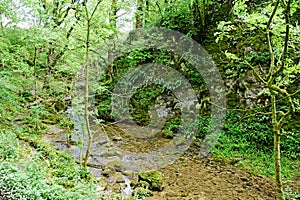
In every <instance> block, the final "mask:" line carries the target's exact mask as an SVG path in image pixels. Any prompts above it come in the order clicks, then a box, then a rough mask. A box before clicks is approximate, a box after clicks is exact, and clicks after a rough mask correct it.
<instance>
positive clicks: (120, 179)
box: [116, 178, 125, 183]
mask: <svg viewBox="0 0 300 200" xmlns="http://www.w3.org/2000/svg"><path fill="white" fill-rule="evenodd" d="M116 183H125V180H124V179H123V178H117V180H116Z"/></svg>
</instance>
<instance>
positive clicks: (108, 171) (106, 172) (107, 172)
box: [102, 168, 116, 177]
mask: <svg viewBox="0 0 300 200" xmlns="http://www.w3.org/2000/svg"><path fill="white" fill-rule="evenodd" d="M115 172H116V171H115V169H113V168H105V169H104V170H103V172H102V175H103V176H105V177H110V176H112V175H113V174H115Z"/></svg>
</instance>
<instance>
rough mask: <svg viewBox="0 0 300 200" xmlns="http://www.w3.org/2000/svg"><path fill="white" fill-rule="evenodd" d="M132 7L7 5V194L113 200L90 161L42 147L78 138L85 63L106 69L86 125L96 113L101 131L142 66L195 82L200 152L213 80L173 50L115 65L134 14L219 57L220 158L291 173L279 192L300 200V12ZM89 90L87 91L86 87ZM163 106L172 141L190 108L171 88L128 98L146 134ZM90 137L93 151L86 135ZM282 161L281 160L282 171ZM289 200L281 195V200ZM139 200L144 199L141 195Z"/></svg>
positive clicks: (190, 4) (163, 4)
mask: <svg viewBox="0 0 300 200" xmlns="http://www.w3.org/2000/svg"><path fill="white" fill-rule="evenodd" d="M130 5H132V2H131V1H122V2H117V1H114V0H112V1H109V0H102V1H98V0H90V1H84V2H83V3H81V1H67V0H64V1H56V0H53V1H48V0H47V1H39V0H37V1H33V2H32V1H27V0H19V1H12V0H4V1H2V2H1V3H0V15H1V16H0V23H1V30H0V82H1V83H2V86H1V87H0V122H1V123H0V195H4V196H6V197H8V198H11V199H21V198H22V199H96V198H103V199H107V198H109V197H106V196H103V195H102V194H101V192H100V193H99V191H97V184H98V182H99V180H97V179H96V178H95V177H94V176H93V175H92V174H91V173H90V172H89V171H88V169H87V168H86V167H87V160H88V156H89V153H87V154H86V155H85V156H86V157H85V158H86V159H85V162H84V163H82V160H80V161H78V160H75V159H74V158H73V157H72V155H70V154H68V153H66V152H61V151H58V150H57V149H56V148H55V147H54V146H52V145H50V144H48V143H46V142H44V141H42V137H43V135H45V134H47V133H48V132H49V127H50V125H57V126H58V127H60V128H62V129H64V130H65V133H66V134H70V133H71V132H72V131H73V129H74V122H73V121H72V118H71V117H70V115H68V114H67V113H68V112H67V110H68V108H69V107H70V106H71V105H72V104H74V103H76V102H75V100H74V99H75V97H74V94H73V92H74V90H73V89H74V83H75V82H76V81H78V79H79V80H80V78H82V77H79V76H80V75H78V74H77V73H78V72H79V71H80V68H81V66H85V70H87V69H88V68H89V67H90V68H91V73H95V72H94V71H92V70H93V66H97V67H96V69H101V70H102V71H103V73H102V72H101V73H100V72H97V73H99V74H101V76H99V77H97V78H98V80H97V83H98V84H97V85H96V86H95V85H92V86H90V87H86V90H85V96H84V97H85V103H87V104H86V109H85V114H86V117H87V118H86V122H88V121H89V120H88V119H89V118H88V117H89V116H88V115H95V116H96V117H97V118H98V121H100V122H101V123H104V124H105V123H107V122H112V121H113V120H114V116H113V113H112V110H111V97H112V93H113V91H114V86H115V85H116V84H117V83H118V81H119V80H120V79H121V78H122V76H123V75H124V74H126V73H127V72H128V71H129V70H130V69H134V68H135V67H137V66H139V65H142V64H147V63H160V64H163V65H165V66H168V67H170V68H172V69H174V70H176V71H178V72H179V73H180V74H181V75H182V76H183V77H184V78H186V79H187V80H188V81H189V83H190V84H191V86H192V89H193V90H194V92H195V94H196V97H197V99H198V101H199V102H200V103H199V105H194V106H195V107H197V109H200V114H201V118H200V119H199V120H197V121H193V123H192V124H190V126H197V127H198V132H197V133H195V135H194V136H195V137H194V140H195V141H196V143H195V144H198V143H199V144H201V141H202V140H203V138H205V136H206V134H207V131H208V130H209V122H210V114H211V110H210V109H211V102H210V97H209V91H208V89H207V85H206V84H207V83H205V81H204V79H203V77H202V76H201V74H200V73H199V72H198V71H197V70H196V69H195V67H194V66H193V65H192V64H191V63H189V62H188V61H187V60H184V59H182V58H181V57H180V56H178V55H173V54H172V52H167V51H164V50H158V49H147V48H145V49H134V50H132V51H130V52H127V53H126V54H123V55H121V56H119V57H117V56H116V55H117V52H118V51H119V49H118V48H120V51H121V49H122V46H121V47H118V44H119V41H118V38H117V35H118V33H119V32H120V29H121V28H124V27H118V26H121V25H118V23H117V20H118V16H117V10H119V9H122V10H125V11H126V12H132V13H134V12H135V17H134V19H135V21H136V23H135V27H136V28H144V27H164V28H167V29H173V30H176V31H179V32H181V33H184V34H186V35H188V36H189V37H190V38H193V39H194V40H195V41H197V42H198V43H200V44H201V45H202V46H203V47H204V48H205V49H206V50H207V51H208V53H209V54H210V55H211V56H212V58H213V60H214V62H215V63H216V66H217V67H218V69H219V71H220V73H221V76H222V78H223V80H224V84H225V86H226V90H227V91H226V94H227V107H226V109H227V115H226V123H225V126H224V128H223V130H222V134H221V136H220V138H219V140H218V142H217V144H216V146H215V147H214V148H213V150H212V155H213V156H216V157H220V158H222V159H225V160H227V159H228V160H230V162H232V164H233V165H235V166H237V167H240V168H242V169H245V170H247V171H249V172H251V173H254V174H262V175H265V176H268V177H271V178H276V180H277V182H278V181H279V178H280V179H281V177H280V176H281V175H280V174H278V173H279V172H282V180H283V185H284V186H282V183H278V184H279V185H278V187H279V188H280V187H281V189H283V188H284V190H285V194H286V197H287V198H289V199H293V198H294V199H296V198H299V196H300V193H299V191H292V190H291V188H289V187H286V185H285V183H287V182H288V181H291V180H293V179H294V178H295V177H299V176H300V171H299V166H300V117H299V116H300V103H299V102H300V88H299V83H300V79H299V77H300V76H299V73H300V64H299V58H300V57H299V55H300V54H299V51H300V49H299V43H300V35H299V32H300V27H299V26H300V25H299V23H300V21H299V19H300V17H299V13H300V7H299V3H298V2H297V1H296V0H278V1H272V0H269V1H251V0H250V1H235V2H234V3H233V1H225V2H223V1H209V0H191V1H180V0H178V1H177V0H169V1H160V0H159V1H147V0H145V1H142V0H138V1H137V5H138V8H137V10H136V11H135V10H132V8H130ZM20 8H24V9H20ZM26 9H28V10H30V13H31V14H29V11H26ZM272 13H273V14H272ZM28 15H29V17H28ZM24 24H25V25H24ZM117 25H118V26H117ZM139 37H140V36H139V35H129V39H127V40H126V41H125V44H134V42H135V41H136V40H139ZM115 57H116V58H115ZM83 82H84V81H83ZM83 82H82V83H83ZM84 83H85V86H89V85H88V82H87V81H86V79H85V82H84ZM179 84H180V83H179ZM124 87H125V86H124ZM91 90H93V91H92V92H91ZM89 92H90V93H95V105H96V109H95V110H92V111H90V112H89V113H88V112H87V111H88V109H87V107H88V103H89V102H88V101H87V100H88V97H89V94H90V93H89ZM158 97H164V99H163V100H162V99H160V101H163V102H165V103H166V102H167V108H169V109H170V111H171V112H172V113H174V114H173V115H172V116H168V118H167V119H166V122H165V125H164V126H163V128H162V130H161V136H162V137H163V138H164V139H170V140H171V139H172V138H173V137H174V136H175V135H176V134H177V131H178V130H179V129H180V127H181V124H180V123H181V122H180V120H181V118H180V115H181V111H180V109H179V108H178V107H177V103H178V102H177V101H176V98H175V97H174V94H172V91H171V89H170V87H169V88H168V87H165V86H164V85H163V82H162V84H160V85H159V84H153V83H151V82H150V81H149V84H146V85H145V86H143V87H141V88H139V90H138V91H137V92H136V93H135V94H134V95H133V96H132V97H131V99H130V103H129V105H130V109H129V110H130V114H131V115H132V119H133V121H135V122H136V123H137V124H138V125H142V126H146V125H148V124H149V123H150V114H149V113H150V111H151V108H152V107H153V106H154V105H155V104H156V103H157V101H158V99H159V98H158ZM79 101H82V102H83V101H84V100H82V99H80V100H79ZM82 113H84V111H83V110H82ZM87 132H88V133H89V136H90V137H89V139H90V140H89V142H91V141H92V139H93V137H92V134H93V133H92V132H89V127H88V128H87ZM274 138H275V146H274ZM276 138H277V139H276ZM278 138H279V140H278ZM276 141H277V142H278V141H279V143H280V144H281V146H280V151H281V153H280V151H279V152H277V150H278V148H279V143H278V144H277V143H276ZM77 145H78V146H80V145H82V144H80V143H78V144H77ZM199 148H200V147H199ZM274 154H275V156H274ZM276 154H277V155H281V158H279V161H281V166H279V168H276V166H277V167H278V162H276V158H278V157H276ZM274 162H275V169H274ZM78 163H79V164H78ZM276 163H277V164H276ZM279 164H280V163H279ZM280 167H281V169H280ZM280 192H281V191H280V189H279V190H278V193H279V194H280V197H279V198H281V199H284V198H285V197H284V194H281V193H280ZM145 195H146V194H145ZM96 196H98V197H96ZM100 196H101V197H100ZM110 198H112V199H114V198H115V199H118V198H120V197H118V195H116V196H115V197H114V196H112V197H110ZM140 198H143V195H142V194H141V193H139V194H136V195H135V197H134V199H140Z"/></svg>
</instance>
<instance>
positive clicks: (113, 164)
mask: <svg viewBox="0 0 300 200" xmlns="http://www.w3.org/2000/svg"><path fill="white" fill-rule="evenodd" d="M105 167H107V168H113V169H114V170H115V171H117V172H122V171H124V165H123V163H122V162H121V161H118V160H114V161H111V162H108V163H107V164H106V165H105Z"/></svg>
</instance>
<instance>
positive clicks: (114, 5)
mask: <svg viewBox="0 0 300 200" xmlns="http://www.w3.org/2000/svg"><path fill="white" fill-rule="evenodd" d="M117 6H118V1H117V0H112V2H111V12H110V13H111V14H110V22H109V23H110V25H111V27H112V28H113V31H116V29H117V11H118V8H117ZM114 38H115V34H113V35H112V36H111V37H110V42H111V43H114ZM114 46H115V45H114V44H112V47H109V48H110V49H109V50H108V52H107V57H108V63H109V67H108V74H107V75H108V76H109V77H111V78H112V79H113V78H114V75H115V74H114V73H115V70H116V69H115V68H114V64H113V61H114V58H115V53H114V52H115V48H114Z"/></svg>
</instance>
